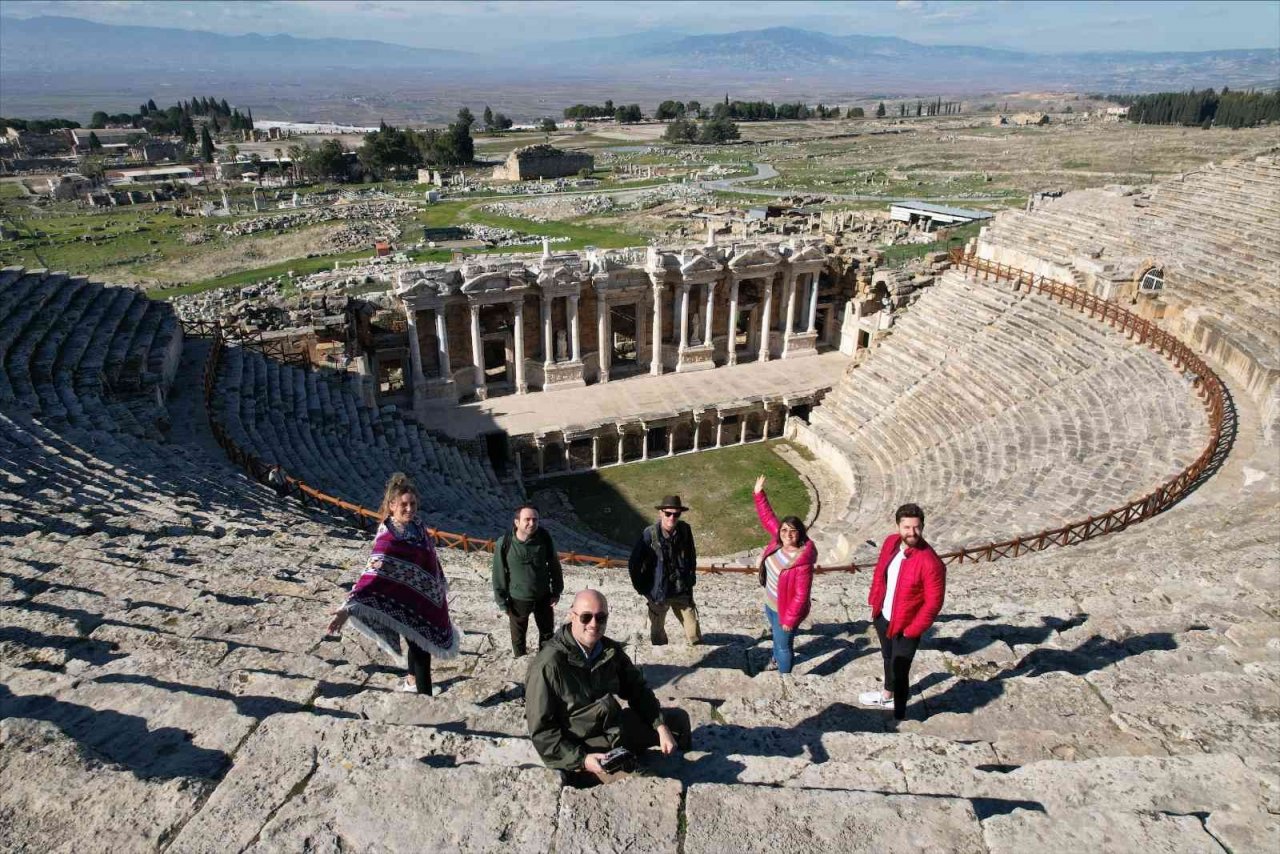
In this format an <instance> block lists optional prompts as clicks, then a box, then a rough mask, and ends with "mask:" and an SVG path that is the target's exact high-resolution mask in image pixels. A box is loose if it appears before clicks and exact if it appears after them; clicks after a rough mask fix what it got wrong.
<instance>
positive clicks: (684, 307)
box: [680, 284, 690, 356]
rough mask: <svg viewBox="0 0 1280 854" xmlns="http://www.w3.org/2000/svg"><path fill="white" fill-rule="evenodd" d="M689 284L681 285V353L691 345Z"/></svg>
mask: <svg viewBox="0 0 1280 854" xmlns="http://www.w3.org/2000/svg"><path fill="white" fill-rule="evenodd" d="M689 287H690V286H689V285H687V284H682V285H681V286H680V355H682V356H683V355H684V351H685V350H686V349H687V348H688V346H689Z"/></svg>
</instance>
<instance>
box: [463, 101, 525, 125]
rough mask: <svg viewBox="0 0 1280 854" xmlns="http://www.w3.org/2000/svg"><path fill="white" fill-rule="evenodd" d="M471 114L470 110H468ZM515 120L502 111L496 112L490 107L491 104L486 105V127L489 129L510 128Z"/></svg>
mask: <svg viewBox="0 0 1280 854" xmlns="http://www.w3.org/2000/svg"><path fill="white" fill-rule="evenodd" d="M468 114H470V111H468ZM513 124H515V122H513V121H511V119H509V118H507V117H506V116H504V115H503V114H502V113H495V112H494V111H493V110H491V109H489V105H488V104H485V105H484V129H485V130H487V131H500V130H510V128H511V126H512V125H513Z"/></svg>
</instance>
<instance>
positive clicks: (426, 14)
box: [0, 0, 1280, 53]
mask: <svg viewBox="0 0 1280 854" xmlns="http://www.w3.org/2000/svg"><path fill="white" fill-rule="evenodd" d="M0 15H3V16H8V17H17V18H31V17H37V16H42V15H57V16H62V17H69V18H79V19H82V20H88V21H94V22H97V23H106V24H115V25H129V26H153V27H173V28H180V29H190V30H197V31H202V32H210V33H219V34H225V35H244V34H250V33H256V34H263V35H271V34H287V35H292V36H295V37H299V38H344V39H370V40H376V41H384V42H388V43H391V44H397V45H403V46H408V47H418V48H424V47H426V48H432V47H434V48H441V49H444V48H448V49H453V50H464V51H473V52H476V53H489V52H494V51H503V50H511V49H519V48H521V47H524V48H528V47H530V46H531V43H549V42H556V41H566V40H574V39H590V38H608V37H613V36H624V35H627V34H629V33H637V32H646V31H654V30H658V31H661V30H669V31H671V32H672V34H673V37H674V36H679V35H700V34H723V33H730V32H738V31H743V30H758V29H766V28H770V27H793V28H797V29H811V30H817V31H821V32H824V33H827V34H830V35H867V36H893V37H897V38H903V39H907V40H909V41H913V42H917V43H919V44H925V45H942V44H946V45H962V46H972V47H992V48H1003V49H1010V50H1021V51H1027V52H1034V53H1040V52H1044V53H1063V52H1081V51H1118V50H1133V51H1144V52H1160V51H1210V50H1231V49H1260V48H1262V49H1266V48H1274V49H1277V50H1280V2H1226V3H1221V2H1202V0H1177V2H1060V3H1046V2H970V0H953V2H937V0H894V1H893V2H891V1H890V0H871V2H859V3H833V2H818V1H817V0H798V2H774V1H773V0H765V1H764V2H725V0H708V2H704V3H699V4H697V5H694V4H692V3H681V2H653V1H652V0H639V2H632V3H612V2H590V3H584V2H568V0H566V2H549V0H534V1H533V2H505V1H504V0H488V2H476V3H452V2H417V3H406V2H395V0H259V2H227V0H202V2H190V0H167V1H166V2H155V0H105V1H104V0H75V2H68V0H0ZM442 32H443V33H444V35H442Z"/></svg>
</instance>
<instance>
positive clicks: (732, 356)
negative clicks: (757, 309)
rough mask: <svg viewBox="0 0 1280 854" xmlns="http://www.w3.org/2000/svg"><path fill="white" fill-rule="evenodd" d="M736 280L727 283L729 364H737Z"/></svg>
mask: <svg viewBox="0 0 1280 854" xmlns="http://www.w3.org/2000/svg"><path fill="white" fill-rule="evenodd" d="M738 284H739V283H738V280H737V279H736V278H735V279H734V280H733V283H732V284H730V285H729V347H728V350H729V364H730V365H736V364H738Z"/></svg>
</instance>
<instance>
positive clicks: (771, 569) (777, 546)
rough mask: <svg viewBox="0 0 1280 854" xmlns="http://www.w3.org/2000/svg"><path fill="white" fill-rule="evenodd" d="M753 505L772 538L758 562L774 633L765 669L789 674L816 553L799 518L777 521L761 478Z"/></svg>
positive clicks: (804, 612)
mask: <svg viewBox="0 0 1280 854" xmlns="http://www.w3.org/2000/svg"><path fill="white" fill-rule="evenodd" d="M755 502H756V515H757V516H759V517H760V525H761V526H762V527H763V528H764V529H765V530H766V531H767V532H768V533H769V536H770V537H771V538H772V539H771V540H770V542H769V545H768V546H766V547H765V550H764V554H763V555H762V556H761V559H760V586H761V587H763V588H764V615H765V618H766V619H767V620H768V621H769V628H770V630H771V631H772V632H773V660H772V661H771V662H770V664H769V666H768V667H767V668H766V669H767V670H773V669H775V668H776V669H777V670H778V672H779V673H790V672H791V662H792V659H793V657H794V652H793V647H792V645H793V643H794V641H795V633H796V629H798V628H799V627H800V622H801V621H802V620H803V619H804V618H805V617H807V616H809V591H810V589H812V587H813V568H814V566H815V565H816V564H817V562H818V549H817V547H816V546H814V544H813V540H810V539H809V536H808V534H807V533H806V531H805V528H804V522H802V521H801V520H800V519H799V517H797V516H786V517H784V518H783V519H782V520H781V521H779V520H778V517H777V516H776V515H775V514H774V512H773V508H772V507H770V506H769V498H768V497H767V496H766V495H765V493H764V475H760V477H758V478H756V485H755Z"/></svg>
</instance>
